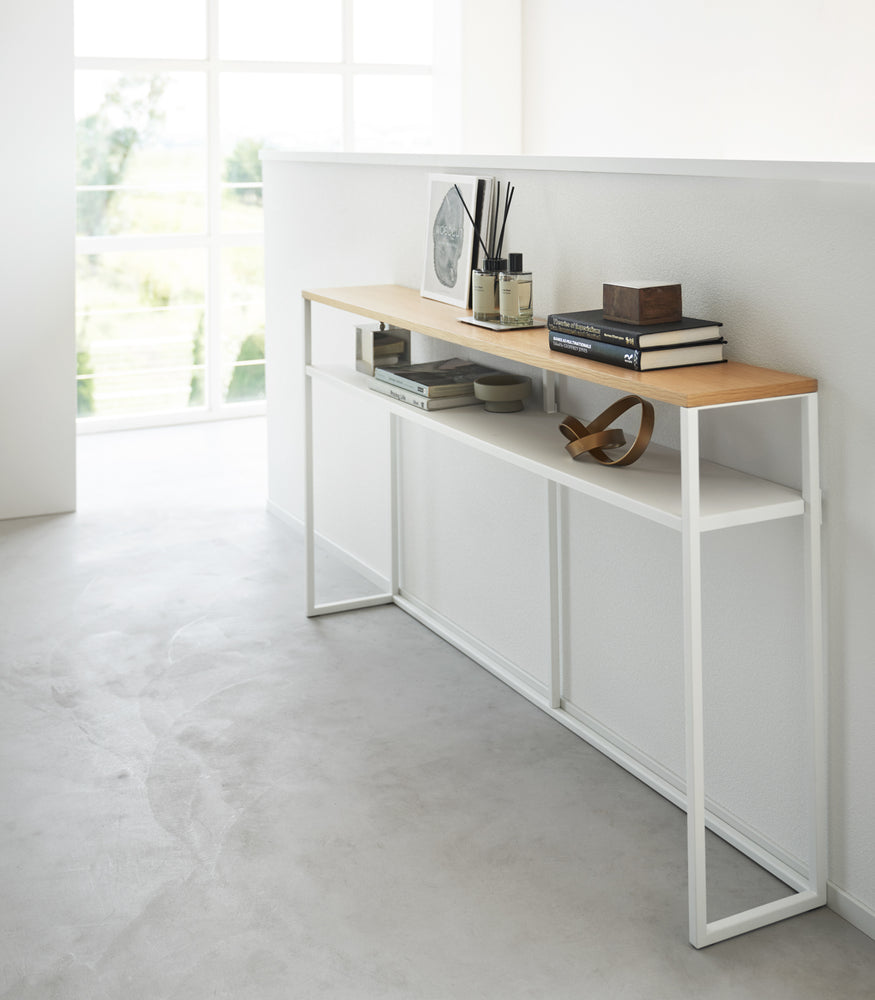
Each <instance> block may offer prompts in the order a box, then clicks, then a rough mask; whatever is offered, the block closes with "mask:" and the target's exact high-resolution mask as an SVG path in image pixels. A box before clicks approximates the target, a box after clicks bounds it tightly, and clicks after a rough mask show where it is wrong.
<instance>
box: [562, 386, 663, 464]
mask: <svg viewBox="0 0 875 1000" xmlns="http://www.w3.org/2000/svg"><path fill="white" fill-rule="evenodd" d="M639 404H640V406H641V423H640V425H639V427H638V433H637V434H636V435H635V440H634V441H633V442H632V446H631V447H630V448H629V450H628V451H626V452H624V453H623V454H622V455H620V457H619V458H611V457H610V456H609V455H606V454H605V449H608V450H613V449H615V448H622V447H623V446H624V445H625V444H626V437H625V435H624V434H623V432H622V431H621V430H620V429H619V428H618V427H615V428H613V429H609V428H610V425H611V424H612V423H613V422H614V421H615V420H616V419H617V417H619V416H621V415H622V414H623V413H625V412H626V411H627V410H631V409H632V407H633V406H638V405H639ZM559 430H560V431H562V433H563V434H564V435H565V437H566V438H567V439H568V444H567V445H565V450H566V451H567V452H568V454H569V455H571V457H572V458H581V457H582V456H584V455H591V456H592V457H593V458H594V459H595V460H596V461H597V462H601V463H602V465H631V464H632V463H633V462H635V461H637V460H638V459H639V458H640V457H641V456H642V455H643V454H644V449H645V448H646V447H647V445H648V444H650V435H651V434H652V433H653V404H652V403H650V402H648V401H647V400H646V399H642V398H641V397H640V396H623V397H622V399H618V400H617V401H616V402H615V403H611V405H610V406H609V407H608V408H607V409H606V410H603V411H602V412H601V413H600V414H599V415H598V416H597V417H596V418H595V420H592V421H590V423H589V424H585V423H583V421H582V420H578V419H577V417H566V418H565V419H564V420H563V421H562V423H561V424H560V425H559Z"/></svg>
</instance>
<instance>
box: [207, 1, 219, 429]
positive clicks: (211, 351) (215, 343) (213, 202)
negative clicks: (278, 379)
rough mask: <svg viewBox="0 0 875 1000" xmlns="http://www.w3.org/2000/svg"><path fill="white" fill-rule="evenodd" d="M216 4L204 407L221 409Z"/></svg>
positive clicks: (210, 84)
mask: <svg viewBox="0 0 875 1000" xmlns="http://www.w3.org/2000/svg"><path fill="white" fill-rule="evenodd" d="M219 100H220V98H219V0H207V234H208V248H207V317H206V337H205V353H206V366H207V368H206V386H207V406H208V408H209V410H210V412H213V413H214V412H216V411H217V410H219V409H220V408H221V406H222V403H223V400H222V291H221V289H222V274H221V272H222V251H221V241H220V233H221V230H222V186H221V181H222V138H221V114H220V106H219Z"/></svg>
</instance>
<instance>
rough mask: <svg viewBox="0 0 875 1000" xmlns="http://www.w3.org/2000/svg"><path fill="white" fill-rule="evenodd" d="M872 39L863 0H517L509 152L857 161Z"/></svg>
mask: <svg viewBox="0 0 875 1000" xmlns="http://www.w3.org/2000/svg"><path fill="white" fill-rule="evenodd" d="M873 36H875V5H873V4H871V3H869V2H868V0H834V2H831V3H823V2H822V0H765V2H764V0H732V2H722V3H707V2H703V0H660V2H659V3H654V2H652V0H523V47H522V52H523V63H522V76H523V84H524V91H523V93H524V100H523V115H524V118H523V121H524V135H523V147H522V148H523V152H524V153H529V154H554V155H555V154H562V155H570V156H674V157H694V158H697V157H721V158H728V159H766V160H768V159H775V160H869V161H871V160H873V159H875V119H873V116H872V111H871V99H872V94H873V92H875V65H873V62H872V59H871V46H872V38H873ZM467 148H469V149H470V150H471V151H472V152H475V151H476V150H475V149H474V148H473V147H467Z"/></svg>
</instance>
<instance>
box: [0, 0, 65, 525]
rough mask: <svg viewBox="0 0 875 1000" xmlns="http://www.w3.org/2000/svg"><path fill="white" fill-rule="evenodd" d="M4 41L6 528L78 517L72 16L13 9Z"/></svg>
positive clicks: (52, 8) (1, 208)
mask: <svg viewBox="0 0 875 1000" xmlns="http://www.w3.org/2000/svg"><path fill="white" fill-rule="evenodd" d="M0 27H2V30H0V133H2V135H3V148H4V154H3V160H2V164H0V217H2V219H3V226H4V238H3V240H2V244H0V301H2V303H3V322H2V325H0V344H2V363H0V518H8V517H22V516H28V515H33V514H48V513H54V512H58V511H68V510H72V509H73V507H74V506H75V434H76V422H75V421H76V384H75V373H76V359H75V338H74V321H73V238H74V237H73V234H74V214H73V213H74V207H73V184H74V156H73V148H74V147H73V141H74V138H73V137H74V133H73V90H72V86H71V81H72V78H73V10H72V3H71V2H70V0H31V2H28V3H25V4H21V3H19V4H5V5H4V8H3V15H2V26H0Z"/></svg>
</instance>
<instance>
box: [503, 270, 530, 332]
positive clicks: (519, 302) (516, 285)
mask: <svg viewBox="0 0 875 1000" xmlns="http://www.w3.org/2000/svg"><path fill="white" fill-rule="evenodd" d="M498 302H499V318H500V322H501V323H502V324H503V325H504V326H531V325H532V320H533V310H532V273H531V271H524V270H523V255H522V254H521V253H512V254H509V255H508V268H507V270H506V271H502V272H501V274H499V276H498Z"/></svg>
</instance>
